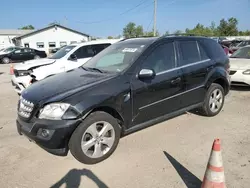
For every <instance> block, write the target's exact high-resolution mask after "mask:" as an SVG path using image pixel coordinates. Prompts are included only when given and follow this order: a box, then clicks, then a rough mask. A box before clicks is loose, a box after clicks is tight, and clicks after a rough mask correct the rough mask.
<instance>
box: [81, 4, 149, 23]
mask: <svg viewBox="0 0 250 188" xmlns="http://www.w3.org/2000/svg"><path fill="white" fill-rule="evenodd" d="M147 1H149V0H144V1H141V2H140V3H139V4H137V5H136V6H134V7H132V8H130V9H128V10H126V11H124V12H122V13H120V14H118V15H117V16H122V15H124V14H127V13H129V12H131V11H132V10H135V9H136V8H138V7H140V6H141V5H143V4H145V3H146V2H147ZM151 3H152V2H151ZM117 16H113V17H112V18H107V19H104V20H98V21H92V22H82V21H77V22H78V23H83V24H95V23H101V22H106V21H110V20H113V19H116V18H117Z"/></svg>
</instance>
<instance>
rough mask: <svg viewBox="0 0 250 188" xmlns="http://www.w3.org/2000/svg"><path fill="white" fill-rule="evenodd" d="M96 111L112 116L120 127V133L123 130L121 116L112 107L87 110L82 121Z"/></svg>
mask: <svg viewBox="0 0 250 188" xmlns="http://www.w3.org/2000/svg"><path fill="white" fill-rule="evenodd" d="M96 111H103V112H106V113H108V114H110V115H111V116H113V117H114V118H116V119H117V121H118V124H119V125H120V126H121V128H122V131H123V130H124V128H125V127H124V122H125V121H124V118H123V116H122V115H121V114H120V113H119V112H118V111H117V110H116V109H115V108H113V107H110V106H98V107H94V108H93V109H91V110H89V111H88V112H87V113H86V114H85V115H84V116H83V117H82V120H84V119H85V118H87V117H88V116H89V115H90V114H91V113H93V112H96Z"/></svg>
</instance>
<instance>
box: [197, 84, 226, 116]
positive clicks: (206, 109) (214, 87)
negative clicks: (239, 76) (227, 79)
mask: <svg viewBox="0 0 250 188" xmlns="http://www.w3.org/2000/svg"><path fill="white" fill-rule="evenodd" d="M219 96H220V97H219ZM224 100H225V91H224V89H223V87H222V86H221V85H219V84H216V83H212V84H211V86H210V87H209V89H208V91H207V93H206V96H205V100H204V103H203V106H202V107H201V113H202V114H203V115H205V116H208V117H212V116H215V115H217V114H218V113H220V111H221V109H222V108H223V105H224ZM216 101H217V102H216ZM213 107H214V108H213ZM216 107H217V108H216Z"/></svg>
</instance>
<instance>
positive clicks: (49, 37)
mask: <svg viewBox="0 0 250 188" xmlns="http://www.w3.org/2000/svg"><path fill="white" fill-rule="evenodd" d="M89 40H90V36H89V35H88V34H85V33H82V32H79V31H75V30H73V29H70V28H67V27H64V26H61V25H58V24H54V25H50V26H48V27H45V28H43V29H39V30H36V31H33V32H30V33H27V34H24V35H21V36H18V37H15V38H13V42H14V43H15V45H16V46H24V47H30V48H34V49H37V50H44V51H46V52H47V53H49V52H50V50H51V49H53V48H59V47H61V46H64V45H68V44H72V43H77V42H83V41H89Z"/></svg>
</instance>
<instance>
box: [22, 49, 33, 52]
mask: <svg viewBox="0 0 250 188" xmlns="http://www.w3.org/2000/svg"><path fill="white" fill-rule="evenodd" d="M32 51H33V50H32V49H30V48H25V49H24V52H32Z"/></svg>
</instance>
